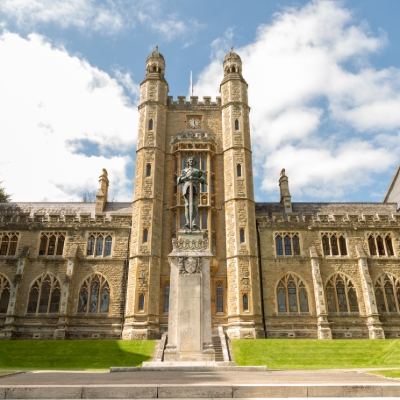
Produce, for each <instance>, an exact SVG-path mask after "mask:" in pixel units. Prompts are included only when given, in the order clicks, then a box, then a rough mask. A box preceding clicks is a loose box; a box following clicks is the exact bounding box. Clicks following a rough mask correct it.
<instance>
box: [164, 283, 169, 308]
mask: <svg viewBox="0 0 400 400" xmlns="http://www.w3.org/2000/svg"><path fill="white" fill-rule="evenodd" d="M164 312H165V313H167V312H169V285H167V286H166V287H165V295H164Z"/></svg>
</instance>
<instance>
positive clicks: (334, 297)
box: [325, 273, 359, 313]
mask: <svg viewBox="0 0 400 400" xmlns="http://www.w3.org/2000/svg"><path fill="white" fill-rule="evenodd" d="M325 290H326V300H327V304H328V312H331V313H353V312H359V308H358V298H357V291H356V288H355V285H354V283H353V281H352V280H351V279H350V278H349V277H348V276H346V275H345V274H342V273H338V274H335V275H333V276H332V277H331V278H330V279H329V281H328V282H327V284H326V289H325Z"/></svg>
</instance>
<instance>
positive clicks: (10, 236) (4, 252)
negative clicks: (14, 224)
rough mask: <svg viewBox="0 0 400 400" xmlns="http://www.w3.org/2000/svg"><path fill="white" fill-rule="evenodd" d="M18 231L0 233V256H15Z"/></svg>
mask: <svg viewBox="0 0 400 400" xmlns="http://www.w3.org/2000/svg"><path fill="white" fill-rule="evenodd" d="M18 237H19V233H18V232H16V233H13V232H11V233H3V234H1V233H0V256H15V253H16V252H17V245H18Z"/></svg>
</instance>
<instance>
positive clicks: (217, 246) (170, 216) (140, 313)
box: [123, 49, 263, 339]
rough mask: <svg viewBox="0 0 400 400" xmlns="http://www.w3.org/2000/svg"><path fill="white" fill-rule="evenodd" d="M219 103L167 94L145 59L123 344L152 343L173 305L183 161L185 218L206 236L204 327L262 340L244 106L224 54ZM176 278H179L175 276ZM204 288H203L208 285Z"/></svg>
mask: <svg viewBox="0 0 400 400" xmlns="http://www.w3.org/2000/svg"><path fill="white" fill-rule="evenodd" d="M223 73H224V77H223V80H222V83H221V85H220V92H221V95H222V101H221V97H217V98H216V101H215V102H212V101H211V97H204V98H203V99H201V100H199V99H198V97H196V96H191V97H190V101H187V100H186V97H185V96H178V99H177V100H174V99H173V98H172V97H171V96H167V93H168V84H167V82H166V80H165V77H164V74H165V60H164V57H163V56H162V54H160V53H159V51H158V49H156V50H155V51H154V52H152V53H151V54H150V55H149V56H148V58H147V60H146V76H145V78H144V80H143V82H142V83H141V85H140V105H139V129H138V141H137V153H136V172H135V184H134V198H133V206H132V210H133V211H132V213H133V215H132V217H133V221H132V230H131V241H130V262H129V271H128V279H127V282H128V283H127V298H126V305H125V323H124V329H123V338H124V339H150V338H157V337H160V335H161V333H162V332H165V331H167V330H168V324H169V319H170V315H171V312H172V311H171V310H172V308H173V307H174V306H173V305H174V304H175V303H174V299H172V298H171V299H170V293H172V291H173V290H172V284H173V282H171V278H170V277H171V258H169V255H170V254H171V252H172V251H173V248H172V242H173V240H176V239H178V236H179V231H181V230H182V229H184V228H185V224H186V222H187V221H186V217H185V193H184V192H183V189H182V187H181V186H182V185H180V186H177V185H176V182H177V178H178V176H179V174H180V172H181V171H182V170H183V169H184V168H185V167H186V164H187V162H188V160H189V159H190V158H192V159H195V161H196V165H197V167H198V168H199V169H201V170H202V171H204V174H205V180H204V182H203V183H201V184H200V185H199V186H198V187H197V188H196V201H197V210H196V218H195V221H194V222H193V223H194V224H195V225H196V226H197V227H198V228H199V229H201V231H202V232H203V233H204V235H205V236H204V237H205V239H207V243H208V244H207V249H203V250H204V252H205V253H207V254H209V255H208V256H207V257H208V259H209V263H210V272H209V278H208V280H209V295H208V296H209V297H210V298H209V300H210V312H211V324H212V327H211V329H212V330H213V331H214V332H215V331H217V328H218V326H222V327H223V328H224V330H225V331H226V332H227V333H228V335H229V336H230V337H231V338H256V337H259V336H262V331H263V328H262V318H261V304H260V296H259V293H260V290H259V281H258V258H257V255H258V252H257V236H256V227H255V204H254V194H253V173H252V161H251V145H250V125H249V112H250V108H249V106H248V102H247V83H246V81H245V80H244V78H243V76H242V62H241V59H240V57H239V56H238V55H237V54H236V53H235V52H233V50H232V51H231V52H230V53H228V54H227V55H226V56H225V59H224V63H223ZM182 279H183V278H182ZM207 290H208V289H207Z"/></svg>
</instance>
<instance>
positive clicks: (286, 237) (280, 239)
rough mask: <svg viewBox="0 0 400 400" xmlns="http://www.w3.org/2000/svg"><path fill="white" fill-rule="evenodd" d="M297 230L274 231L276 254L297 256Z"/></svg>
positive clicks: (298, 240) (298, 246)
mask: <svg viewBox="0 0 400 400" xmlns="http://www.w3.org/2000/svg"><path fill="white" fill-rule="evenodd" d="M299 236H300V235H299V233H298V232H276V233H275V251H276V255H277V256H299V255H300V239H299Z"/></svg>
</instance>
